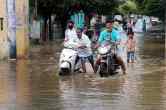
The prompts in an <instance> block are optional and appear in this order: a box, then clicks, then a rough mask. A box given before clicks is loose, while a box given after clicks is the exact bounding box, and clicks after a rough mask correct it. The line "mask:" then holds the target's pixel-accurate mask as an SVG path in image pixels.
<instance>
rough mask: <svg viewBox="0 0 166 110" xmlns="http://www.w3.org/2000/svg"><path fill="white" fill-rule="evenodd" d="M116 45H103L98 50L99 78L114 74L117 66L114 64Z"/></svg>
mask: <svg viewBox="0 0 166 110" xmlns="http://www.w3.org/2000/svg"><path fill="white" fill-rule="evenodd" d="M115 53H116V45H115V44H112V45H110V44H109V43H107V44H103V45H101V46H100V47H99V48H98V54H99V55H100V60H99V65H98V68H97V72H98V73H99V75H100V76H101V77H108V76H110V75H114V74H116V73H117V72H116V70H117V69H118V66H119V65H118V64H117V63H116V56H115Z"/></svg>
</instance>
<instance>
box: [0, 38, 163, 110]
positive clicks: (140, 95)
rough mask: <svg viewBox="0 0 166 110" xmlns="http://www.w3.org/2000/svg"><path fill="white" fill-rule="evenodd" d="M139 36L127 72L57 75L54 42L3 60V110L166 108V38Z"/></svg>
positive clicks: (0, 69) (0, 95)
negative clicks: (18, 57) (23, 57)
mask: <svg viewBox="0 0 166 110" xmlns="http://www.w3.org/2000/svg"><path fill="white" fill-rule="evenodd" d="M136 38H137V44H138V46H137V60H136V63H135V64H129V65H128V74H127V75H125V76H124V75H121V74H118V75H115V76H112V77H109V78H100V77H99V76H97V75H94V74H89V73H88V74H75V75H71V76H65V77H58V75H57V73H56V72H57V71H56V68H57V64H58V57H59V52H60V48H59V47H58V48H57V45H54V44H53V45H46V46H41V47H38V48H34V49H32V51H31V53H32V54H31V56H30V60H20V61H17V62H1V63H0V110H112V109H114V110H165V109H166V89H165V88H166V74H164V73H165V71H166V68H165V65H164V63H165V61H164V42H163V41H162V40H161V39H160V38H157V39H156V38H155V37H154V36H148V35H145V36H144V35H140V36H136ZM58 44H59V43H58Z"/></svg>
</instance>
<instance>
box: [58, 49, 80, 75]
mask: <svg viewBox="0 0 166 110" xmlns="http://www.w3.org/2000/svg"><path fill="white" fill-rule="evenodd" d="M77 54H78V52H77V50H75V49H74V48H64V49H63V50H62V52H61V55H60V60H59V75H68V74H71V73H74V72H75V70H77V69H78V68H79V67H78V65H75V61H76V58H77Z"/></svg>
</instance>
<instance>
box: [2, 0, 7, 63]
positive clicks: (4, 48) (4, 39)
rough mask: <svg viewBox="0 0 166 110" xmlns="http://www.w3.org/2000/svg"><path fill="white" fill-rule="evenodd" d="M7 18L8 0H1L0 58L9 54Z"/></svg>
mask: <svg viewBox="0 0 166 110" xmlns="http://www.w3.org/2000/svg"><path fill="white" fill-rule="evenodd" d="M6 18H7V17H6V0H0V60H1V59H4V58H7V57H8V55H9V45H8V40H7V19H6ZM2 19H3V20H2ZM2 28H3V29H2Z"/></svg>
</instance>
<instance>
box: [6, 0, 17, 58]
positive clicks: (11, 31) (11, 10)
mask: <svg viewBox="0 0 166 110" xmlns="http://www.w3.org/2000/svg"><path fill="white" fill-rule="evenodd" d="M6 5H7V6H6V7H7V22H8V39H9V42H10V43H9V57H10V59H16V11H15V0H6Z"/></svg>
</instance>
